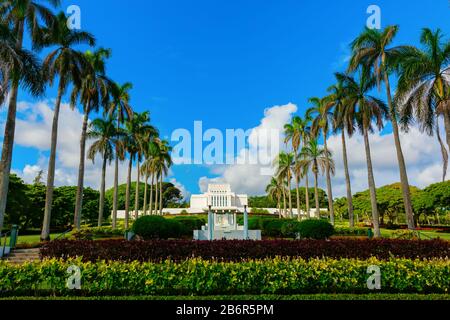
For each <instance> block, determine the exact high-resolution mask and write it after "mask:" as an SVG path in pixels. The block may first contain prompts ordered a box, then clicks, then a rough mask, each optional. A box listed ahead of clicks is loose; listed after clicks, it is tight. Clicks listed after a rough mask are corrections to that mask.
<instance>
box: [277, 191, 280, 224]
mask: <svg viewBox="0 0 450 320" xmlns="http://www.w3.org/2000/svg"><path fill="white" fill-rule="evenodd" d="M277 210H278V219H281V201H280V196H279V195H278V197H277Z"/></svg>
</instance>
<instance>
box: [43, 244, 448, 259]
mask: <svg viewBox="0 0 450 320" xmlns="http://www.w3.org/2000/svg"><path fill="white" fill-rule="evenodd" d="M41 255H42V257H44V258H63V259H67V258H70V257H81V256H82V257H83V260H84V261H97V260H111V261H134V260H137V261H141V262H147V261H153V262H159V261H162V260H166V259H171V260H174V261H183V260H186V259H189V258H192V257H199V258H203V259H205V260H207V259H218V260H223V261H240V260H243V259H265V258H274V257H277V256H282V257H302V258H305V259H310V258H316V257H319V258H320V257H330V258H359V259H367V258H370V257H377V258H379V259H389V258H390V257H400V258H408V259H416V258H420V259H429V258H443V257H450V242H447V241H441V240H429V241H427V240H422V241H412V240H398V239H383V240H353V239H339V240H332V241H325V240H323V241H322V240H301V241H289V240H272V241H270V240H267V241H213V242H209V241H187V240H186V241H184V240H174V241H167V240H152V241H125V240H105V241H68V240H61V241H54V242H50V243H48V244H46V245H45V246H44V247H43V248H42V249H41Z"/></svg>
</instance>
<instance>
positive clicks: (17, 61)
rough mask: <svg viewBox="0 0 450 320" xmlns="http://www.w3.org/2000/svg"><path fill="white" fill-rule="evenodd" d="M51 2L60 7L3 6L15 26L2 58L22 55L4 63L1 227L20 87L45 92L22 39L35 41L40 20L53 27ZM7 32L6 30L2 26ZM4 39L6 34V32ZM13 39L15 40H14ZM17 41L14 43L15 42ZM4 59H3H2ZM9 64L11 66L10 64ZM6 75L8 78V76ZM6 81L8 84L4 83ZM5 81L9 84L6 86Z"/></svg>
mask: <svg viewBox="0 0 450 320" xmlns="http://www.w3.org/2000/svg"><path fill="white" fill-rule="evenodd" d="M43 3H49V4H50V5H52V6H55V7H56V6H58V5H59V3H60V1H59V0H41V1H39V0H8V1H2V3H1V5H0V19H1V22H2V23H1V24H2V25H4V26H11V27H12V30H13V31H12V32H13V34H12V37H8V38H9V39H8V40H7V41H6V42H5V41H3V45H5V44H6V43H7V46H4V47H3V48H2V49H1V51H2V55H3V54H5V53H7V51H9V52H10V53H12V52H13V51H11V50H8V48H9V49H13V50H14V51H15V52H16V53H21V54H20V55H19V56H17V58H13V59H6V60H4V61H2V62H1V64H2V65H3V67H5V65H6V66H7V69H3V71H2V73H4V71H5V70H7V74H3V78H4V79H2V80H3V83H2V87H3V88H4V89H3V91H6V90H5V89H6V88H9V105H8V112H7V116H6V124H5V134H4V137H3V147H2V156H1V161H0V228H2V227H3V219H4V216H5V209H6V201H7V195H8V187H9V175H10V172H11V163H12V155H13V146H14V134H15V129H16V114H17V97H18V92H19V86H22V87H23V88H24V89H25V90H27V91H29V92H30V93H31V94H32V95H33V96H39V95H40V94H42V93H43V92H44V86H45V82H44V80H43V78H42V76H41V72H40V66H39V63H38V62H37V60H36V59H35V58H34V56H33V55H32V54H30V53H28V52H26V51H24V50H23V39H24V36H25V29H27V30H28V31H29V33H30V38H31V39H32V40H34V39H35V38H36V37H35V36H36V35H37V34H39V29H40V23H39V22H40V21H44V22H46V23H47V24H50V23H51V21H52V20H53V18H54V17H53V14H52V13H51V11H50V10H49V9H48V8H46V7H45V5H43ZM3 29H5V27H3ZM2 33H3V36H4V35H5V32H4V31H3V32H2ZM11 38H12V39H11ZM11 40H12V41H14V44H13V43H12V41H11ZM23 53H25V54H23ZM2 58H3V57H2ZM8 62H9V63H8ZM5 76H6V77H5ZM5 80H6V81H5ZM6 82H7V83H8V85H5V84H6Z"/></svg>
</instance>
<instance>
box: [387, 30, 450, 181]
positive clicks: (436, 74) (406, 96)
mask: <svg viewBox="0 0 450 320" xmlns="http://www.w3.org/2000/svg"><path fill="white" fill-rule="evenodd" d="M420 42H421V44H422V45H423V50H421V49H417V48H409V50H407V51H406V52H404V53H403V55H402V56H401V57H400V59H399V81H398V87H397V94H396V102H397V104H398V105H399V107H400V109H401V122H402V124H403V128H404V129H405V130H407V129H408V126H409V125H410V124H411V123H412V122H413V120H414V118H415V119H417V121H418V123H419V125H420V129H421V130H422V131H426V132H427V133H428V134H429V135H432V134H433V130H435V131H436V135H437V137H438V141H439V143H440V144H441V150H442V156H443V159H444V166H443V167H444V168H443V169H444V170H443V180H445V177H446V173H447V166H448V152H447V150H446V148H445V145H444V144H443V142H442V140H441V137H440V132H439V118H441V117H442V118H443V119H444V125H445V132H446V136H447V145H448V147H449V148H450V41H448V40H447V41H445V42H444V40H443V34H442V31H441V30H440V29H437V30H436V31H432V30H430V29H427V28H426V29H423V30H422V35H421V38H420Z"/></svg>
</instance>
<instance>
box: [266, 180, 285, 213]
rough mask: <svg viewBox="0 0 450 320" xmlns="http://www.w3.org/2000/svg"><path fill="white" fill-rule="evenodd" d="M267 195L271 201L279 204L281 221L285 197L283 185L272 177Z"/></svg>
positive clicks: (267, 188)
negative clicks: (283, 197) (283, 198)
mask: <svg viewBox="0 0 450 320" xmlns="http://www.w3.org/2000/svg"><path fill="white" fill-rule="evenodd" d="M266 193H267V195H268V197H269V198H270V199H271V200H275V201H276V202H277V210H278V217H279V218H280V219H281V196H282V195H283V185H282V184H280V181H279V180H278V179H277V178H275V177H272V179H271V180H270V183H269V184H268V185H267V187H266Z"/></svg>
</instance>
